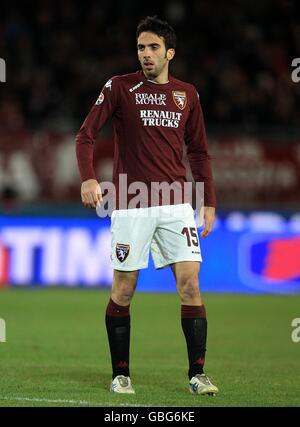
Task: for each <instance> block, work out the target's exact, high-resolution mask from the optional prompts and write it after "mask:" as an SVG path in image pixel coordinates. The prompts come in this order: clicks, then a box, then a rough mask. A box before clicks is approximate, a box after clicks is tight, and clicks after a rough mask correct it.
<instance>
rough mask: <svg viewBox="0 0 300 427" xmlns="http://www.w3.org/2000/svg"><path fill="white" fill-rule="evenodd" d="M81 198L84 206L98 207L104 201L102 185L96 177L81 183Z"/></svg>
mask: <svg viewBox="0 0 300 427" xmlns="http://www.w3.org/2000/svg"><path fill="white" fill-rule="evenodd" d="M81 200H82V203H83V204H84V206H86V207H88V208H96V207H97V206H98V205H100V203H101V202H102V193H101V187H100V185H99V183H98V181H96V179H87V180H86V181H83V183H82V184H81Z"/></svg>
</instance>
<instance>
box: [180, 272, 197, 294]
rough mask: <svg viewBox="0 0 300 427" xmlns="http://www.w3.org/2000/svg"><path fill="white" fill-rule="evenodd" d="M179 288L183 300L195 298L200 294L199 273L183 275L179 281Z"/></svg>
mask: <svg viewBox="0 0 300 427" xmlns="http://www.w3.org/2000/svg"><path fill="white" fill-rule="evenodd" d="M177 289H178V292H179V295H180V297H181V298H182V299H183V300H194V299H195V298H196V297H198V296H199V294H200V290H199V281H198V275H189V276H185V277H181V278H180V279H179V280H178V281H177Z"/></svg>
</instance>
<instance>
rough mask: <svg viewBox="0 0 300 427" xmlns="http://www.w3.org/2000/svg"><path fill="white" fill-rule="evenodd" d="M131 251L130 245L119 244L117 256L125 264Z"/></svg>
mask: <svg viewBox="0 0 300 427" xmlns="http://www.w3.org/2000/svg"><path fill="white" fill-rule="evenodd" d="M129 251H130V245H124V244H123V243H117V245H116V255H117V258H118V260H119V261H120V262H124V261H125V259H126V258H127V257H128V255H129Z"/></svg>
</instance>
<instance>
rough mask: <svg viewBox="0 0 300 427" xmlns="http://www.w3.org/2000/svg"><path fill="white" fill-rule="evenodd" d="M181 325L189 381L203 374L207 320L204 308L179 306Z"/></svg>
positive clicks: (201, 306)
mask: <svg viewBox="0 0 300 427" xmlns="http://www.w3.org/2000/svg"><path fill="white" fill-rule="evenodd" d="M181 325H182V329H183V332H184V336H185V340H186V346H187V351H188V358H189V371H188V376H189V379H191V378H192V377H194V376H195V375H197V374H202V373H203V367H204V363H205V352H206V337H207V320H206V312H205V306H204V305H200V306H190V305H182V306H181Z"/></svg>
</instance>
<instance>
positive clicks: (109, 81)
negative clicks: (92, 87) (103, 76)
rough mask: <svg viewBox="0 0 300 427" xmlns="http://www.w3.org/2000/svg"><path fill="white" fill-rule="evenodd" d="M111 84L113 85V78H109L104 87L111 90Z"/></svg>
mask: <svg viewBox="0 0 300 427" xmlns="http://www.w3.org/2000/svg"><path fill="white" fill-rule="evenodd" d="M111 85H112V80H111V79H109V80H108V81H107V82H106V83H105V85H104V87H106V88H107V89H109V90H111Z"/></svg>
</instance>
